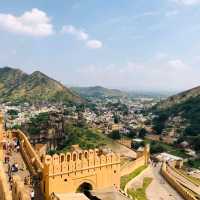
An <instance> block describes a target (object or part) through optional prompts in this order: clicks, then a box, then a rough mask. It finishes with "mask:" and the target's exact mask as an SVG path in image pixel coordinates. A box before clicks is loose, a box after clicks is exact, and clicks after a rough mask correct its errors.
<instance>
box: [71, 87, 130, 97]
mask: <svg viewBox="0 0 200 200" xmlns="http://www.w3.org/2000/svg"><path fill="white" fill-rule="evenodd" d="M71 89H72V90H73V91H74V92H76V93H77V94H79V95H80V96H82V97H97V98H102V97H125V96H127V93H126V92H122V91H120V90H116V89H108V88H104V87H101V86H94V87H72V88H71Z"/></svg>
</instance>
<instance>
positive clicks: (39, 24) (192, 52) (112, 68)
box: [0, 0, 200, 91]
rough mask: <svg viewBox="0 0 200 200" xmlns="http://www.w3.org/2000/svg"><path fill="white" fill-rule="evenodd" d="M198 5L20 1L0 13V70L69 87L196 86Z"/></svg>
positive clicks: (193, 0) (183, 0)
mask: <svg viewBox="0 0 200 200" xmlns="http://www.w3.org/2000/svg"><path fill="white" fill-rule="evenodd" d="M199 17H200V1H199V0H161V1H156V0H152V1H147V0H140V1H131V0H120V1H117V3H116V1H114V0H110V1H97V0H71V1H64V0H60V1H59V3H58V2H55V1H50V0H46V1H42V0H37V1H33V0H22V1H20V3H19V1H12V0H7V1H2V2H1V5H0V43H1V45H0V67H4V66H10V67H14V68H19V69H21V70H23V71H25V72H27V73H31V72H33V71H36V70H39V71H41V72H43V73H45V74H47V75H48V76H50V77H52V78H54V79H56V80H58V81H60V82H62V83H63V84H65V85H68V86H69V85H73V86H95V85H101V86H104V87H108V88H119V89H122V88H124V89H129V90H133V91H140V90H141V91H182V90H186V89H189V88H192V87H195V86H198V85H200V76H199V74H200V54H199V52H200V37H199V33H200V25H199Z"/></svg>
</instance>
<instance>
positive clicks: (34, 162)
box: [13, 130, 43, 172]
mask: <svg viewBox="0 0 200 200" xmlns="http://www.w3.org/2000/svg"><path fill="white" fill-rule="evenodd" d="M13 133H14V134H15V135H16V136H17V138H18V139H19V140H20V144H21V145H20V148H21V153H22V156H23V157H24V159H25V161H26V163H27V165H28V167H29V169H30V170H31V169H32V168H33V167H34V169H35V170H36V172H42V170H43V164H42V162H41V161H40V158H39V156H38V155H37V153H36V152H35V150H34V148H33V147H32V145H31V143H30V142H29V140H28V138H27V137H26V135H25V134H24V133H23V132H22V131H20V130H14V131H13Z"/></svg>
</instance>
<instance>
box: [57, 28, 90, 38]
mask: <svg viewBox="0 0 200 200" xmlns="http://www.w3.org/2000/svg"><path fill="white" fill-rule="evenodd" d="M61 32H62V33H69V34H71V35H73V36H75V37H76V38H77V39H78V40H87V39H88V34H87V33H86V32H84V31H82V30H79V29H77V28H75V27H74V26H72V25H68V26H63V27H62V30H61Z"/></svg>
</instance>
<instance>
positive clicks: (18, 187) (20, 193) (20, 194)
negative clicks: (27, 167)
mask: <svg viewBox="0 0 200 200" xmlns="http://www.w3.org/2000/svg"><path fill="white" fill-rule="evenodd" d="M12 200H31V198H30V195H29V192H28V191H27V190H26V188H25V186H24V183H23V181H22V180H21V179H20V177H19V176H13V185H12Z"/></svg>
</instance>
